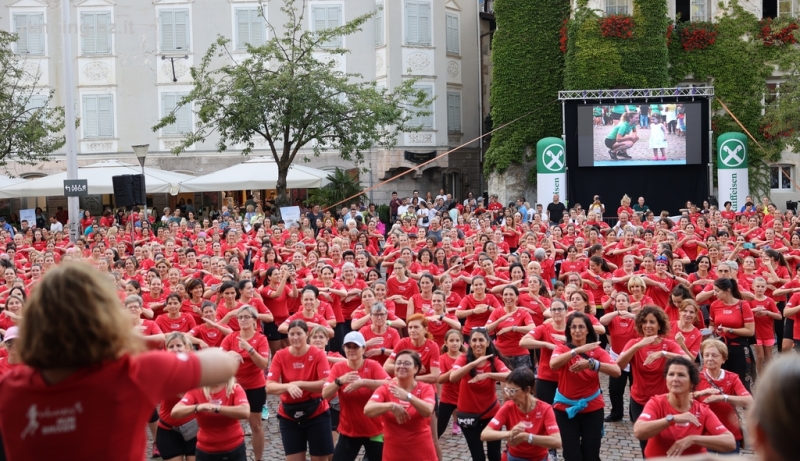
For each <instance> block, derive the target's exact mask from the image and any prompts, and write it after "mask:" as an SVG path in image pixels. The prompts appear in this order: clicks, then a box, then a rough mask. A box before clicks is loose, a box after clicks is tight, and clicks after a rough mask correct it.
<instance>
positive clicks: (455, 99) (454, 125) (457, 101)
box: [447, 91, 461, 133]
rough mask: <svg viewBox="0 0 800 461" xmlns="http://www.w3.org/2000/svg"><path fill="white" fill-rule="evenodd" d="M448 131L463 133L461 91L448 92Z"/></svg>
mask: <svg viewBox="0 0 800 461" xmlns="http://www.w3.org/2000/svg"><path fill="white" fill-rule="evenodd" d="M447 132H448V133H461V93H459V92H458V91H448V92H447Z"/></svg>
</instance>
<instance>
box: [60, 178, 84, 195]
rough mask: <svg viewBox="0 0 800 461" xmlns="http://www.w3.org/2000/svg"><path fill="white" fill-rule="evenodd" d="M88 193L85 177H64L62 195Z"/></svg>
mask: <svg viewBox="0 0 800 461" xmlns="http://www.w3.org/2000/svg"><path fill="white" fill-rule="evenodd" d="M87 195H89V181H88V180H86V179H65V180H64V197H86V196H87Z"/></svg>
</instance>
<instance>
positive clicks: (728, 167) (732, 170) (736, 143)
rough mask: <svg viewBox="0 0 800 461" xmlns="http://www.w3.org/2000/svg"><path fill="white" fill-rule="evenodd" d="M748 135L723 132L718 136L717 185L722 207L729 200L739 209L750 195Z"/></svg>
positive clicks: (733, 207) (734, 208)
mask: <svg viewBox="0 0 800 461" xmlns="http://www.w3.org/2000/svg"><path fill="white" fill-rule="evenodd" d="M747 161H748V158H747V136H745V135H744V134H742V133H735V132H732V133H723V134H721V135H720V136H719V138H717V185H718V187H719V193H718V194H717V196H718V198H719V204H720V208H722V204H724V203H725V202H727V201H730V202H731V205H732V206H731V209H733V210H736V211H739V209H740V208H741V207H742V206H744V199H745V197H747V196H748V195H750V187H749V186H748V181H749V175H748V172H747Z"/></svg>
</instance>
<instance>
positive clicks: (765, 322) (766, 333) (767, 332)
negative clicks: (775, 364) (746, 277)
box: [726, 298, 780, 341]
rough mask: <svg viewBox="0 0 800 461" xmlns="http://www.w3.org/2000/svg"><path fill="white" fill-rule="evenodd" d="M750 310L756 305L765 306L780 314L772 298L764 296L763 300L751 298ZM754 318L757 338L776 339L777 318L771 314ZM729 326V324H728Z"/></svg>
mask: <svg viewBox="0 0 800 461" xmlns="http://www.w3.org/2000/svg"><path fill="white" fill-rule="evenodd" d="M749 303H750V310H751V311H752V310H753V308H756V307H764V308H765V309H766V310H767V311H768V312H774V313H776V314H779V313H780V311H779V310H778V306H777V305H776V304H775V300H774V299H772V298H764V299H762V300H757V299H751V300H750V301H749ZM753 319H754V321H755V322H756V339H760V340H762V341H763V340H770V339H775V320H774V319H773V318H772V317H770V316H769V315H755V314H753ZM726 326H727V325H726Z"/></svg>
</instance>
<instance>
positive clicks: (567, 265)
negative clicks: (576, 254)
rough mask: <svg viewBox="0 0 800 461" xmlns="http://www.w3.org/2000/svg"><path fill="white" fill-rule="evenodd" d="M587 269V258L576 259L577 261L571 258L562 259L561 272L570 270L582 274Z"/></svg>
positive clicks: (566, 272)
mask: <svg viewBox="0 0 800 461" xmlns="http://www.w3.org/2000/svg"><path fill="white" fill-rule="evenodd" d="M585 270H586V261H585V260H581V259H576V260H575V261H570V260H569V259H565V260H563V261H561V274H568V273H570V272H577V273H578V274H580V273H581V272H583V271H585Z"/></svg>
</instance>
